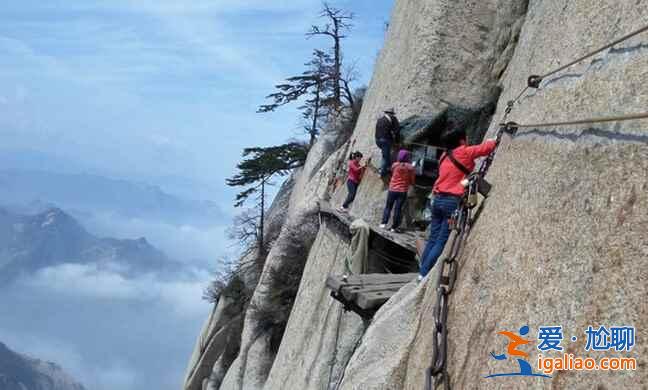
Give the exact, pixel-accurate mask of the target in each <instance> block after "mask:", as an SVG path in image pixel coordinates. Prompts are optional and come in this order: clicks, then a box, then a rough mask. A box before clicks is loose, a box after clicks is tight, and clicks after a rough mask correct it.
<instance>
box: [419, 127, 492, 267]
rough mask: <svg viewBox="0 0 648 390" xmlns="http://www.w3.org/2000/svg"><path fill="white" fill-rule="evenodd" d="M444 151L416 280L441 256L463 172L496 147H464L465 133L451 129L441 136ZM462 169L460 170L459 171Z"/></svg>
mask: <svg viewBox="0 0 648 390" xmlns="http://www.w3.org/2000/svg"><path fill="white" fill-rule="evenodd" d="M444 141H445V144H446V145H448V147H449V148H448V151H447V152H446V153H444V154H443V155H442V156H441V159H440V160H439V177H438V178H437V180H436V182H435V183H434V187H433V188H432V194H433V195H434V200H433V202H432V207H431V208H432V210H431V211H432V221H431V222H430V238H429V239H428V242H427V244H426V245H425V250H424V251H423V255H422V256H421V259H422V261H421V270H420V276H419V280H420V279H422V278H423V277H425V276H426V275H427V274H428V272H430V270H431V269H432V268H433V267H434V264H435V263H436V261H437V259H438V258H439V256H441V253H443V248H444V247H445V244H446V242H447V241H448V237H449V236H450V229H449V227H448V220H449V219H450V218H451V217H452V214H454V212H455V210H456V209H457V207H459V202H460V200H461V197H462V196H463V194H464V185H463V184H462V182H463V180H464V179H465V178H466V174H465V173H464V171H469V172H472V170H473V169H475V159H477V158H479V157H484V156H487V155H489V154H490V153H491V152H492V151H493V150H494V149H495V146H496V143H495V140H487V141H485V142H484V143H482V144H479V145H473V146H468V145H466V132H465V131H464V130H461V129H455V130H452V131H450V132H449V133H447V134H445V135H444ZM462 166H463V167H462Z"/></svg>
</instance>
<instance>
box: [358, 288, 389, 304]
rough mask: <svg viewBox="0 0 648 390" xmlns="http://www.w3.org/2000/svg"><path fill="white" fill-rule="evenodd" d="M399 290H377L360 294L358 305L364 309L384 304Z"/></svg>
mask: <svg viewBox="0 0 648 390" xmlns="http://www.w3.org/2000/svg"><path fill="white" fill-rule="evenodd" d="M396 292H398V290H385V291H377V292H368V293H365V294H361V295H358V298H357V299H356V303H357V305H358V306H359V307H360V308H362V309H372V308H375V307H379V306H382V305H383V304H384V303H385V302H387V301H388V300H389V298H391V297H392V296H393V295H394V294H396Z"/></svg>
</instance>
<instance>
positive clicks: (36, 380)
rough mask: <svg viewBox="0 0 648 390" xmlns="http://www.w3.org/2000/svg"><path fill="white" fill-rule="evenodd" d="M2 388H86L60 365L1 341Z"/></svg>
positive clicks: (61, 389) (69, 389) (57, 389)
mask: <svg viewBox="0 0 648 390" xmlns="http://www.w3.org/2000/svg"><path fill="white" fill-rule="evenodd" d="M0 389H2V390H85V388H84V387H83V385H81V384H80V383H78V382H77V381H75V380H74V379H72V378H71V377H70V376H69V375H68V374H66V373H65V372H63V370H62V369H61V367H59V366H58V365H56V364H54V363H51V362H45V361H42V360H39V359H33V358H30V357H27V356H24V355H21V354H19V353H16V352H14V351H12V350H10V349H9V348H8V347H7V346H6V345H4V344H3V343H1V342H0Z"/></svg>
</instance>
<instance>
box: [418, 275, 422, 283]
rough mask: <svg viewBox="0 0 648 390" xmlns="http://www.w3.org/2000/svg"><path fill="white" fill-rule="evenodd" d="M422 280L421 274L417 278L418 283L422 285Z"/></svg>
mask: <svg viewBox="0 0 648 390" xmlns="http://www.w3.org/2000/svg"><path fill="white" fill-rule="evenodd" d="M421 280H423V275H421V274H419V275H418V276H416V283H421Z"/></svg>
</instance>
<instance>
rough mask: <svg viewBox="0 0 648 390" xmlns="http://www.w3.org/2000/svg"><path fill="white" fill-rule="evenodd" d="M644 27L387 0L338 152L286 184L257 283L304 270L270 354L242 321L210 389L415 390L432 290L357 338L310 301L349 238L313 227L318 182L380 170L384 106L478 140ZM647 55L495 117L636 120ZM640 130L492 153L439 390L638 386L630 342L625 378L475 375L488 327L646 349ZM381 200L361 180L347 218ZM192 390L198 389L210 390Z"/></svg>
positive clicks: (624, 12)
mask: <svg viewBox="0 0 648 390" xmlns="http://www.w3.org/2000/svg"><path fill="white" fill-rule="evenodd" d="M646 20H648V2H646V1H641V0H639V1H631V2H630V1H628V2H622V3H619V2H617V1H612V0H574V1H570V2H563V1H557V0H551V1H546V0H545V1H540V0H530V1H528V2H527V1H525V0H481V1H469V0H398V1H396V4H395V7H394V10H393V13H392V19H391V21H390V26H389V31H388V35H387V39H386V42H385V46H384V48H383V50H382V51H381V54H380V57H379V59H378V62H377V64H376V68H375V72H374V75H373V78H372V81H371V84H370V87H369V90H368V92H367V96H366V98H365V103H364V106H363V109H362V113H361V115H360V118H359V121H358V124H357V126H356V129H355V131H354V133H353V135H352V139H351V140H350V141H349V143H347V144H344V145H340V142H341V141H340V140H338V139H336V138H335V136H333V135H329V136H325V137H323V138H322V139H321V140H320V141H318V143H317V144H316V146H315V148H314V150H313V151H312V152H311V153H310V154H309V157H308V162H307V165H306V167H305V168H304V170H303V171H302V172H301V173H300V174H299V176H298V177H297V178H296V180H295V185H294V187H293V192H292V194H291V198H290V202H289V203H288V206H287V210H286V215H287V218H286V221H285V223H284V224H283V227H282V230H281V233H280V235H279V237H278V239H277V241H276V242H275V245H274V246H273V248H272V250H271V251H270V254H269V255H268V259H267V261H266V264H265V267H264V270H263V275H262V277H261V280H262V281H263V280H264V278H267V275H268V274H269V273H270V272H271V270H272V269H273V268H274V267H279V266H281V264H284V263H286V262H295V261H305V262H306V263H305V269H304V273H303V277H302V280H301V284H300V287H299V292H298V294H297V297H296V300H295V303H294V306H293V309H292V313H291V316H290V319H289V321H288V324H287V327H286V331H285V334H284V336H283V339H282V340H281V344H280V346H279V348H278V350H276V352H273V350H272V348H270V347H269V343H270V340H269V338H268V337H269V336H268V335H267V334H264V332H263V330H262V329H261V330H260V329H259V327H258V318H256V317H255V316H254V315H253V314H252V313H251V312H250V310H248V312H247V313H246V316H245V325H244V329H243V332H242V335H241V338H240V344H241V348H240V352H239V354H238V356H237V358H236V360H235V361H234V362H233V364H232V365H231V367H228V369H224V368H222V367H221V371H223V374H222V375H221V376H222V380H221V379H219V380H218V384H219V385H220V387H219V388H221V389H227V390H229V389H261V388H265V389H277V390H278V389H338V388H339V389H390V390H391V389H420V388H422V386H423V383H424V380H425V378H424V372H425V369H426V368H427V366H428V365H429V361H430V359H431V356H432V345H431V344H432V331H433V324H434V322H433V310H432V309H433V307H434V304H435V301H436V291H435V286H434V281H435V278H434V277H433V276H432V277H428V278H426V279H425V280H424V281H423V282H422V283H420V284H416V283H414V282H413V283H411V284H410V285H407V286H406V287H404V288H403V289H402V290H401V291H400V292H399V293H398V294H397V295H396V296H394V297H393V298H392V299H391V300H390V301H389V302H388V303H387V304H386V305H385V306H384V307H383V308H381V310H380V311H379V312H378V313H377V314H376V316H375V317H374V319H373V320H372V321H371V322H370V323H365V322H363V321H362V320H361V319H360V317H358V316H357V315H355V314H353V313H344V312H343V311H342V308H341V306H340V305H339V304H338V303H337V302H335V301H333V300H332V299H331V298H330V297H329V296H328V291H327V290H326V288H325V286H324V280H325V278H326V276H327V275H328V274H329V273H342V272H343V262H344V259H345V256H346V255H347V251H348V241H347V237H346V236H345V233H344V232H343V231H341V230H340V228H339V227H338V226H336V225H335V224H333V223H330V222H329V221H326V220H320V219H318V216H317V209H318V208H317V203H318V202H319V201H323V200H328V199H331V202H332V203H333V204H334V205H336V204H337V203H338V202H340V201H341V199H342V197H343V196H344V195H345V190H344V188H339V189H337V190H336V189H335V187H333V186H332V185H331V183H332V181H333V179H334V177H335V176H336V175H337V174H339V172H338V167H339V166H340V163H341V162H343V160H344V159H345V157H346V150H347V148H348V145H349V144H353V148H354V149H359V150H361V151H363V152H364V151H366V152H370V153H373V155H374V161H379V158H378V153H379V152H378V150H377V148H376V147H375V145H374V144H373V126H374V123H375V119H376V116H377V115H379V113H380V112H381V111H382V109H383V108H385V107H388V106H394V107H396V109H397V111H398V114H399V117H400V118H401V119H405V118H408V117H412V116H419V117H425V118H427V121H428V122H429V123H432V124H433V126H432V128H431V129H430V131H436V132H438V131H442V130H443V129H444V128H445V127H446V126H447V125H448V123H449V122H454V123H465V124H466V125H469V126H472V127H473V131H474V134H477V135H479V134H481V132H480V131H479V125H480V124H483V123H486V124H487V123H489V122H490V127H489V129H488V131H489V134H494V132H495V130H496V129H497V127H498V123H497V120H499V118H500V117H501V116H502V114H503V112H504V108H505V107H506V102H507V101H509V100H512V99H514V98H516V97H517V95H518V93H519V92H520V90H521V89H522V88H523V87H524V86H525V85H526V81H527V77H528V76H529V75H531V74H542V73H544V72H546V71H548V70H550V69H552V68H555V67H557V66H559V65H560V64H564V63H566V62H568V61H570V60H572V59H573V58H575V57H577V56H579V55H581V54H584V53H586V52H588V51H589V50H591V49H593V48H596V47H598V46H601V45H603V44H604V43H607V42H609V41H611V40H613V39H614V38H616V37H618V36H620V35H623V34H625V33H626V32H629V31H632V30H635V29H637V28H639V27H641V26H642V24H645V23H646ZM646 42H648V34H644V35H640V36H637V37H635V38H632V39H631V40H629V41H626V42H624V43H622V44H619V45H617V46H615V47H614V48H611V49H608V50H605V51H603V52H602V53H600V54H598V55H596V56H594V57H592V58H590V59H588V60H586V61H584V62H582V63H579V64H577V65H574V66H573V67H570V68H569V69H567V70H565V71H562V72H560V73H557V74H555V75H553V76H552V77H549V78H547V79H546V80H544V81H543V82H542V83H541V85H540V88H539V89H537V90H536V89H531V90H529V91H527V92H526V93H525V94H524V95H523V96H522V98H521V99H520V101H519V104H517V105H516V106H515V107H514V109H513V111H512V113H511V115H510V117H509V119H511V120H514V121H516V122H519V123H537V122H544V121H548V120H551V121H560V120H568V119H576V118H585V117H592V116H594V117H595V116H604V115H608V114H621V113H633V112H642V111H645V107H646V106H647V103H648V92H647V91H648V90H647V89H646V87H645V85H646V81H648V44H647V43H646ZM491 116H492V117H491ZM492 118H495V119H494V120H492ZM647 126H648V122H647V121H645V120H643V121H632V122H617V123H614V122H613V123H608V124H596V125H586V126H563V127H548V128H545V127H537V128H531V129H520V130H519V132H518V133H517V135H516V136H515V137H509V136H506V137H505V138H504V140H503V143H502V145H501V146H500V149H499V151H498V154H497V156H496V159H495V162H494V164H493V166H492V168H491V171H490V172H489V181H491V182H492V184H493V185H494V188H493V191H492V194H491V196H490V197H489V199H488V200H487V203H486V206H485V209H484V212H483V213H482V215H481V217H480V219H479V220H478V222H477V224H476V225H475V226H474V229H473V231H472V233H471V236H470V237H469V239H468V241H467V243H466V248H465V250H464V252H463V255H462V256H461V258H460V259H459V264H460V266H459V278H458V280H457V285H456V287H455V292H454V293H453V295H452V297H451V299H450V312H449V318H448V323H449V336H448V338H449V357H448V369H449V373H450V377H451V381H452V383H453V385H454V387H455V388H549V387H552V388H599V389H605V388H642V386H643V387H645V386H646V385H647V383H646V382H647V381H648V376H647V375H646V373H645V371H644V370H642V369H641V367H645V354H644V355H643V356H642V355H641V353H642V351H643V349H642V347H641V346H640V345H637V347H636V348H635V350H634V351H635V352H638V353H639V355H637V356H638V358H639V368H640V369H638V370H637V371H628V372H618V373H610V372H597V373H594V372H572V373H568V374H566V373H560V374H554V376H553V377H552V378H550V379H537V378H535V379H525V378H514V379H513V378H509V379H502V380H501V381H499V382H498V381H488V380H485V379H484V378H483V377H484V375H487V374H488V373H491V372H494V371H496V370H497V369H499V367H500V366H496V364H497V362H495V361H494V360H493V359H489V353H490V352H491V351H493V350H496V349H497V348H501V347H502V345H503V342H502V341H499V342H498V341H497V340H496V338H495V337H496V332H497V331H500V330H515V329H518V328H519V327H520V326H522V325H529V326H530V327H531V328H532V329H533V330H534V331H535V332H537V327H538V326H540V325H552V324H562V325H563V326H564V328H565V330H567V329H568V330H569V332H570V333H568V334H569V335H571V334H572V333H571V332H574V334H575V333H576V332H577V331H578V332H581V333H582V331H583V330H584V329H585V328H586V327H587V326H588V325H620V324H627V325H635V326H637V340H638V342H639V340H642V339H645V338H646V336H648V334H647V333H646V330H645V329H642V328H641V324H642V323H644V322H645V321H647V320H648V310H647V306H646V303H645V297H646V295H647V294H646V293H647V292H648V291H647V287H646V286H647V284H646V280H648V278H647V276H648V274H647V272H648V271H646V265H647V264H646V261H647V260H646V259H647V258H648V244H647V243H648V214H647V213H646V212H645V210H646V209H647V207H648V195H647V194H648V192H647V191H646V190H647V189H648V173H647V172H648V137H647V136H646V131H645V129H646V127H647ZM483 130H485V127H484V129H483ZM487 136H488V135H487ZM342 141H343V140H342ZM384 191H385V189H384V186H383V183H382V181H381V180H380V179H379V178H378V177H377V175H376V174H375V173H373V172H369V174H368V176H367V177H366V178H365V179H364V180H363V182H362V184H361V186H360V189H359V192H358V196H357V198H356V201H355V202H354V204H353V208H352V210H351V213H352V215H354V216H356V217H362V218H364V219H366V220H367V221H369V222H370V223H377V220H378V214H379V213H380V211H381V209H382V207H383V204H384V199H385V193H384ZM303 253H307V256H306V255H304V256H303V257H301V255H298V254H303ZM434 272H436V270H435V271H433V273H434ZM264 286H267V284H264V283H260V284H259V288H257V291H255V294H254V297H253V301H254V302H255V303H256V304H257V306H263V305H264V302H266V301H267V299H268V294H269V292H268V291H267V288H265V287H264ZM579 335H580V333H579ZM584 342H585V338H584V337H582V335H581V337H580V338H579V339H578V341H577V342H575V343H570V344H566V346H568V347H569V348H568V351H569V352H571V353H578V354H581V351H583V349H584ZM583 354H584V353H583ZM490 360H492V362H491V361H490ZM225 371H226V373H224V372H225ZM208 383H209V381H208V380H204V385H203V388H210V389H211V388H218V387H217V386H215V383H216V382H214V381H212V384H211V385H209V384H208ZM210 386H211V387H210ZM190 388H192V389H193V388H200V387H190Z"/></svg>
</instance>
